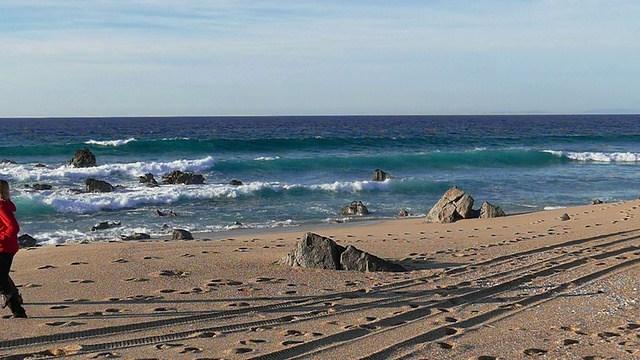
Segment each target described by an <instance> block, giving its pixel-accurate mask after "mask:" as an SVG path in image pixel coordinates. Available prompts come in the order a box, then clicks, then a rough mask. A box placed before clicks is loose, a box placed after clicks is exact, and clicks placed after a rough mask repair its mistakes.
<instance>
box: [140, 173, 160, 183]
mask: <svg viewBox="0 0 640 360" xmlns="http://www.w3.org/2000/svg"><path fill="white" fill-rule="evenodd" d="M139 179H140V182H141V183H147V184H148V185H149V186H158V182H157V181H156V179H155V178H154V177H153V174H152V173H148V174H144V175H142V176H140V178H139Z"/></svg>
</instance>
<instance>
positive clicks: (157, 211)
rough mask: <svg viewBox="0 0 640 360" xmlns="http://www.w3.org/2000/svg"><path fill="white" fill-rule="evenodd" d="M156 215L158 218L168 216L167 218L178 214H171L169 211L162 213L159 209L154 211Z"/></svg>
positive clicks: (171, 211)
mask: <svg viewBox="0 0 640 360" xmlns="http://www.w3.org/2000/svg"><path fill="white" fill-rule="evenodd" d="M156 215H158V216H161V217H162V216H168V217H174V216H178V214H176V213H175V212H173V210H169V212H167V213H166V212H163V211H161V210H160V209H156Z"/></svg>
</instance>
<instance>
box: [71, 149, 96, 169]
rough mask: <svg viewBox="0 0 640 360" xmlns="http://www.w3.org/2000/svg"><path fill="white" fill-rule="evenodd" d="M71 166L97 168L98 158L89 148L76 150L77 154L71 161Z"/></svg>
mask: <svg viewBox="0 0 640 360" xmlns="http://www.w3.org/2000/svg"><path fill="white" fill-rule="evenodd" d="M69 165H71V166H73V167H79V168H86V167H93V166H96V157H95V155H93V153H92V152H91V150H89V149H88V148H83V149H80V150H76V154H75V155H74V156H73V159H71V160H70V161H69Z"/></svg>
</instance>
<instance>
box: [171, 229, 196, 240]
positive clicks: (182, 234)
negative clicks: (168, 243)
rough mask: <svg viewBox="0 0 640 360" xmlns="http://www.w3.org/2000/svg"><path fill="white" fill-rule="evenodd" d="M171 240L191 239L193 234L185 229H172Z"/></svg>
mask: <svg viewBox="0 0 640 360" xmlns="http://www.w3.org/2000/svg"><path fill="white" fill-rule="evenodd" d="M172 239H173V240H193V235H191V233H190V232H189V231H187V230H183V229H173V238H172Z"/></svg>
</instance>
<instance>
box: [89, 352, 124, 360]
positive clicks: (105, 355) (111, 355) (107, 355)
mask: <svg viewBox="0 0 640 360" xmlns="http://www.w3.org/2000/svg"><path fill="white" fill-rule="evenodd" d="M120 357H121V356H120V354H118V353H115V352H113V351H107V352H101V353H97V354H94V355H90V356H89V359H103V358H104V359H115V358H120Z"/></svg>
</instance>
